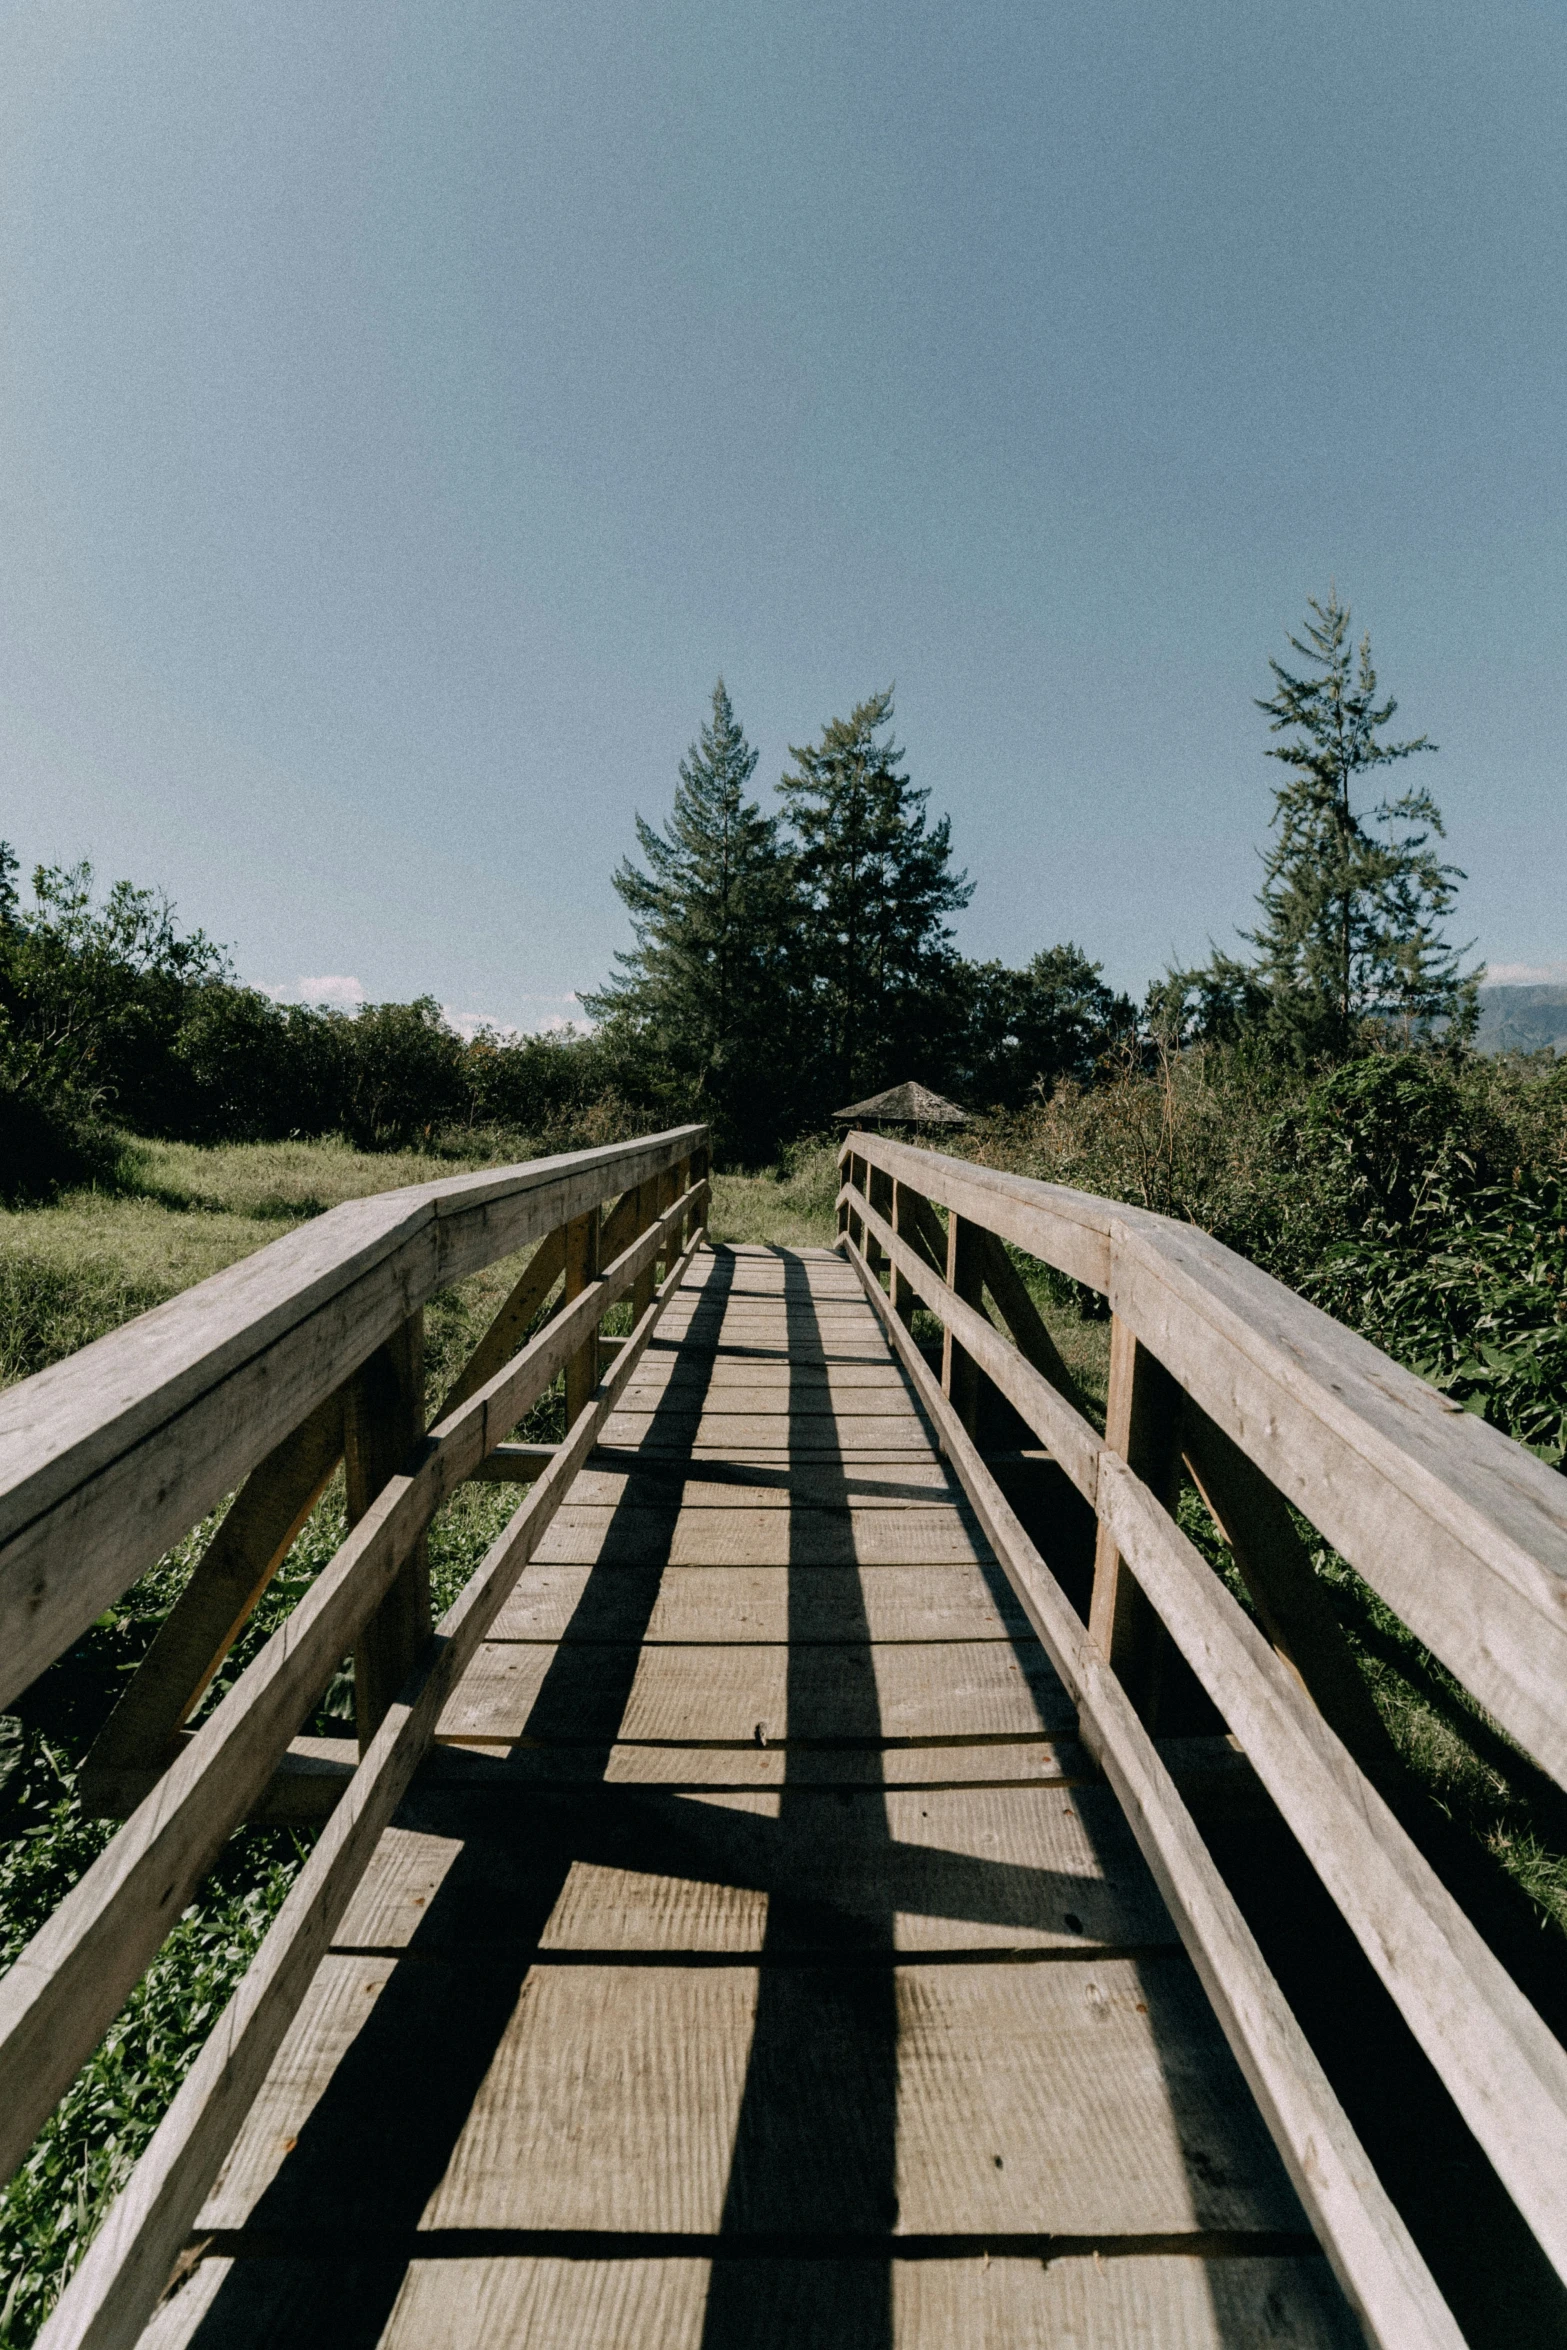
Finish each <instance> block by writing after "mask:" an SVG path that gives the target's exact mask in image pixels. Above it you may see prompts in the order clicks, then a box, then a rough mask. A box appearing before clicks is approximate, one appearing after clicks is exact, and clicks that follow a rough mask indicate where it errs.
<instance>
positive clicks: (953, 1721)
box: [440, 1641, 1074, 1751]
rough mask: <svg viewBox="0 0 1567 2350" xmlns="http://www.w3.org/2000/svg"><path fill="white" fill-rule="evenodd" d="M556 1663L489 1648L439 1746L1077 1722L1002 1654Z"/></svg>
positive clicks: (726, 1739)
mask: <svg viewBox="0 0 1567 2350" xmlns="http://www.w3.org/2000/svg"><path fill="white" fill-rule="evenodd" d="M561 1655H562V1658H563V1659H565V1652H561ZM555 1656H556V1652H555V1651H552V1650H551V1649H550V1648H548V1647H546V1646H537V1647H535V1646H529V1645H526V1644H522V1643H518V1642H515V1641H500V1642H491V1643H489V1644H488V1645H486V1646H485V1647H484V1648H482V1649H481V1650H480V1652H479V1654H478V1655H477V1656H476V1657H475V1659H474V1662H473V1664H472V1666H471V1667H470V1669H469V1671H468V1673H467V1675H466V1676H465V1678H464V1680H463V1683H462V1686H461V1687H460V1688H459V1689H458V1690H456V1691H455V1692H454V1694H453V1696H452V1698H451V1701H450V1703H449V1704H448V1706H447V1708H446V1710H445V1712H444V1713H443V1714H442V1716H441V1723H440V1736H441V1737H442V1738H444V1739H447V1740H456V1739H466V1740H470V1741H484V1742H487V1743H489V1744H493V1745H510V1744H512V1743H513V1742H514V1741H515V1740H517V1739H520V1738H528V1739H530V1740H533V1741H536V1742H539V1743H548V1744H562V1743H576V1744H583V1743H588V1744H591V1743H595V1742H597V1743H605V1742H609V1741H614V1740H618V1741H620V1742H621V1743H626V1742H635V1741H638V1740H648V1741H654V1742H657V1743H660V1744H664V1745H696V1746H708V1745H719V1746H752V1745H774V1744H784V1745H787V1744H789V1743H790V1741H791V1740H794V1741H799V1740H800V1739H802V1738H804V1739H807V1740H809V1741H810V1742H811V1743H813V1744H814V1745H817V1746H831V1745H834V1744H838V1745H850V1746H860V1747H863V1748H864V1749H865V1750H866V1751H874V1750H875V1749H876V1748H877V1747H879V1746H880V1745H881V1744H882V1743H883V1742H885V1741H888V1740H895V1739H905V1738H923V1739H929V1738H986V1737H997V1736H1011V1737H1025V1738H1027V1737H1038V1736H1039V1735H1040V1734H1041V1733H1060V1732H1062V1731H1066V1730H1070V1729H1071V1728H1072V1727H1073V1723H1074V1716H1073V1711H1072V1707H1071V1705H1070V1704H1069V1703H1068V1702H1067V1700H1066V1699H1065V1698H1064V1696H1063V1694H1062V1692H1061V1689H1060V1685H1059V1683H1058V1682H1057V1680H1056V1676H1055V1673H1054V1671H1053V1670H1052V1668H1051V1666H1050V1665H1049V1663H1048V1661H1047V1660H1046V1658H1045V1657H1044V1655H1043V1653H1042V1652H1040V1651H1038V1650H1035V1649H1032V1648H1030V1649H1026V1650H1023V1651H1021V1652H1020V1651H1018V1650H1016V1649H1014V1648H1013V1647H1012V1645H1011V1644H1010V1643H1009V1642H999V1641H998V1642H993V1643H992V1642H988V1641H973V1642H967V1643H965V1644H963V1645H962V1646H961V1647H955V1648H950V1649H942V1648H939V1647H938V1648H929V1647H926V1646H924V1645H922V1644H916V1643H901V1644H897V1643H895V1644H893V1645H890V1646H871V1645H862V1646H861V1647H860V1648H859V1649H857V1650H856V1649H843V1648H834V1647H823V1648H820V1649H812V1650H809V1651H800V1650H797V1651H794V1652H793V1660H794V1661H793V1664H792V1666H791V1651H790V1650H789V1649H788V1647H786V1646H784V1645H782V1644H780V1645H779V1646H777V1647H771V1648H770V1647H767V1646H764V1645H762V1644H760V1643H758V1644H757V1645H755V1646H746V1647H724V1646H718V1645H714V1646H711V1647H700V1646H698V1645H696V1644H694V1643H693V1644H692V1645H691V1646H689V1647H680V1648H645V1649H642V1650H641V1651H640V1652H637V1651H636V1650H634V1649H633V1650H629V1651H625V1650H619V1651H617V1650H616V1649H615V1648H614V1647H613V1646H611V1645H610V1644H609V1643H605V1644H604V1645H602V1646H595V1647H592V1648H588V1647H583V1648H581V1649H579V1650H576V1651H574V1652H573V1653H572V1656H571V1657H570V1658H569V1659H565V1662H564V1663H563V1665H562V1666H561V1667H557V1665H556V1663H555ZM938 1666H939V1669H938ZM628 1685H629V1694H627V1690H628ZM759 1725H760V1736H758V1726H759Z"/></svg>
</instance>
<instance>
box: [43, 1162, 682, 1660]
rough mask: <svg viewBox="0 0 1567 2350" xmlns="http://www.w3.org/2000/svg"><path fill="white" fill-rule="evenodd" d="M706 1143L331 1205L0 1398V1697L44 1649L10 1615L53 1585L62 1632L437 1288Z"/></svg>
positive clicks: (520, 1169) (86, 1618) (139, 1567)
mask: <svg viewBox="0 0 1567 2350" xmlns="http://www.w3.org/2000/svg"><path fill="white" fill-rule="evenodd" d="M706 1140H707V1129H706V1127H705V1126H680V1127H673V1128H670V1129H669V1130H668V1131H666V1132H664V1133H661V1134H654V1135H645V1136H639V1137H638V1138H637V1139H636V1140H635V1141H633V1142H629V1143H610V1144H606V1145H603V1146H602V1147H600V1148H598V1149H594V1150H588V1151H571V1152H565V1153H562V1154H559V1155H557V1156H554V1157H551V1158H544V1159H533V1160H528V1161H525V1162H523V1163H521V1164H519V1165H517V1166H513V1167H499V1168H486V1169H484V1170H483V1171H482V1172H480V1173H478V1174H473V1175H456V1176H453V1177H451V1178H450V1179H447V1180H442V1181H438V1182H434V1183H423V1184H415V1185H410V1186H407V1187H405V1188H403V1189H401V1190H397V1191H387V1192H380V1193H377V1194H374V1195H372V1196H371V1197H370V1198H368V1199H361V1200H350V1201H348V1202H346V1203H345V1204H344V1205H343V1206H341V1207H338V1208H334V1209H332V1210H331V1211H330V1212H329V1213H328V1214H326V1215H324V1216H320V1217H317V1218H315V1219H313V1220H312V1221H311V1222H310V1223H308V1224H306V1225H304V1226H303V1227H301V1228H300V1229H299V1230H297V1231H294V1232H291V1233H288V1234H285V1235H284V1236H283V1237H282V1238H281V1239H278V1240H275V1241H273V1242H272V1243H271V1244H270V1245H269V1246H267V1247H265V1248H262V1249H258V1250H257V1251H256V1253H255V1254H254V1255H253V1256H249V1257H245V1258H243V1259H242V1260H241V1261H240V1262H239V1263H238V1264H236V1265H231V1266H229V1267H227V1269H226V1270H225V1271H223V1272H221V1273H215V1274H213V1275H212V1277H211V1278H210V1279H209V1280H206V1281H202V1282H199V1283H198V1284H197V1285H196V1286H195V1287H194V1288H193V1289H189V1290H186V1291H184V1292H183V1293H182V1294H181V1295H180V1296H178V1297H176V1298H172V1299H171V1300H170V1301H169V1302H168V1304H166V1305H162V1306H157V1307H155V1308H153V1310H152V1311H151V1312H150V1313H146V1314H142V1315H139V1316H138V1317H137V1318H136V1320H134V1321H132V1322H128V1323H126V1324H125V1325H124V1326H123V1327H122V1328H121V1329H119V1330H113V1331H110V1332H109V1333H108V1334H107V1336H105V1337H103V1338H100V1339H97V1340H95V1341H94V1342H93V1343H92V1344H91V1345H90V1346H85V1347H83V1348H82V1349H81V1350H80V1352H79V1353H77V1354H74V1355H71V1356H68V1357H67V1358H66V1360H65V1361H63V1362H60V1363H56V1364H53V1365H52V1366H51V1367H50V1368H49V1369H48V1370H46V1371H40V1372H38V1373H37V1374H36V1375H35V1376H34V1377H33V1378H31V1379H25V1380H23V1381H21V1383H20V1384H19V1385H17V1386H16V1387H13V1388H11V1389H9V1390H8V1391H6V1392H5V1393H4V1394H3V1395H0V1624H3V1625H4V1627H5V1631H6V1634H7V1641H6V1645H7V1648H8V1651H9V1654H8V1655H7V1657H6V1659H5V1662H4V1665H3V1666H0V1702H3V1701H4V1699H5V1697H6V1696H7V1695H8V1694H10V1693H12V1692H14V1691H15V1690H16V1689H17V1688H20V1687H23V1686H25V1683H26V1681H27V1680H28V1679H29V1678H31V1675H32V1673H33V1672H34V1671H36V1670H38V1669H40V1668H41V1665H42V1663H44V1662H47V1661H48V1659H47V1656H44V1655H40V1654H38V1653H36V1650H37V1642H36V1641H35V1640H34V1639H33V1638H31V1637H30V1636H29V1629H28V1628H29V1626H30V1624H32V1623H33V1622H34V1620H35V1619H38V1618H40V1617H47V1618H49V1619H50V1620H51V1621H53V1619H54V1618H55V1617H56V1615H57V1614H58V1611H59V1606H60V1602H61V1594H60V1584H61V1582H62V1580H66V1579H69V1580H70V1581H71V1582H72V1583H73V1584H74V1585H75V1586H76V1587H77V1591H78V1594H79V1603H78V1602H76V1601H73V1603H72V1604H71V1606H70V1608H69V1609H68V1612H69V1613H71V1614H72V1615H74V1616H78V1617H79V1618H80V1622H79V1623H78V1624H77V1626H76V1629H78V1630H79V1629H80V1626H81V1624H85V1623H90V1622H91V1620H92V1618H93V1616H94V1615H96V1614H97V1613H98V1612H99V1610H100V1609H101V1608H102V1607H103V1606H104V1605H105V1604H107V1602H108V1600H110V1599H112V1598H113V1597H114V1596H115V1595H116V1594H117V1593H118V1591H120V1590H123V1589H124V1588H125V1586H126V1584H127V1583H128V1582H130V1581H132V1580H134V1578H135V1576H136V1575H138V1574H140V1573H141V1572H142V1571H143V1569H144V1568H146V1567H147V1566H149V1565H150V1564H151V1563H152V1561H153V1560H154V1559H156V1558H157V1557H159V1556H160V1555H161V1553H162V1552H163V1551H164V1550H165V1549H166V1548H167V1547H168V1545H169V1543H170V1542H172V1541H174V1540H177V1539H178V1537H179V1536H180V1535H181V1534H183V1533H184V1532H185V1531H186V1529H187V1528H188V1527H190V1526H191V1525H193V1524H194V1523H195V1522H196V1521H197V1520H198V1519H199V1518H200V1517H201V1516H202V1515H203V1514H204V1513H205V1512H206V1511H207V1510H208V1509H210V1508H211V1507H212V1505H213V1504H214V1503H215V1502H216V1501H218V1500H219V1499H221V1497H222V1496H223V1494H225V1493H227V1492H229V1491H231V1490H232V1488H233V1486H234V1485H235V1484H236V1483H237V1482H238V1481H239V1479H240V1478H241V1477H243V1476H244V1475H245V1474H246V1473H247V1472H248V1471H249V1470H250V1469H251V1468H253V1467H254V1466H255V1464H256V1462H257V1461H259V1460H260V1459H262V1458H263V1456H264V1455H265V1454H266V1453H267V1452H268V1451H269V1450H270V1449H271V1447H272V1446H273V1445H274V1444H275V1443H277V1442H278V1440H279V1439H280V1438H281V1437H282V1436H284V1435H285V1434H287V1433H288V1431H289V1430H290V1429H292V1428H294V1427H297V1426H298V1425H299V1423H300V1421H301V1420H302V1419H303V1418H304V1417H305V1416H306V1414H307V1413H309V1412H310V1411H311V1410H313V1409H314V1408H315V1406H316V1405H317V1404H318V1403H319V1402H321V1401H322V1400H323V1398H324V1397H326V1396H327V1395H329V1394H330V1393H332V1391H333V1390H334V1388H336V1387H338V1386H340V1385H341V1384H342V1382H343V1380H344V1379H345V1378H347V1377H348V1376H349V1375H350V1373H351V1372H353V1371H354V1370H355V1369H357V1367H358V1365H359V1364H360V1363H361V1362H363V1361H364V1360H365V1359H366V1357H367V1356H368V1355H370V1354H371V1353H373V1352H374V1350H375V1348H376V1347H377V1346H379V1345H380V1344H381V1343H382V1342H383V1340H385V1339H386V1338H387V1337H389V1336H390V1335H391V1332H392V1331H393V1330H394V1329H395V1328H396V1327H397V1326H398V1325H399V1324H400V1323H401V1322H403V1321H405V1320H406V1319H407V1317H408V1316H409V1315H410V1314H412V1313H414V1312H415V1311H417V1309H418V1308H419V1307H420V1306H421V1305H422V1304H424V1302H425V1301H426V1299H428V1298H429V1297H430V1296H432V1295H433V1294H434V1292H435V1291H436V1290H437V1289H440V1288H442V1287H444V1286H446V1285H447V1284H449V1283H451V1282H453V1281H460V1280H462V1279H463V1278H464V1277H465V1276H466V1275H467V1274H469V1273H473V1272H476V1271H478V1270H479V1269H480V1268H481V1267H482V1266H484V1265H486V1264H490V1263H493V1262H494V1261H495V1259H496V1258H498V1257H502V1256H506V1255H509V1254H510V1253H511V1251H512V1250H514V1249H518V1248H522V1247H525V1246H526V1245H527V1244H528V1243H529V1242H530V1241H533V1240H537V1239H539V1238H541V1237H542V1236H543V1234H544V1233H545V1232H547V1231H550V1230H552V1229H553V1228H554V1227H555V1226H556V1225H558V1224H561V1223H563V1222H565V1221H567V1220H568V1219H569V1218H571V1217H573V1216H577V1215H581V1214H584V1213H585V1212H586V1211H587V1210H588V1209H589V1208H591V1207H593V1206H595V1205H596V1204H597V1203H598V1202H599V1201H600V1200H602V1199H604V1198H606V1197H608V1196H609V1195H610V1194H611V1193H612V1192H615V1191H623V1190H629V1189H630V1187H631V1186H632V1185H633V1184H636V1183H640V1182H644V1181H646V1180H647V1178H648V1177H649V1176H651V1175H654V1174H657V1173H660V1172H662V1171H663V1170H664V1169H665V1168H667V1167H670V1166H673V1165H675V1164H677V1163H678V1162H679V1161H680V1160H681V1159H683V1158H686V1157H689V1156H690V1155H691V1154H692V1153H693V1152H694V1151H697V1150H699V1149H701V1148H703V1147H704V1146H705V1144H706ZM111 1559H112V1561H113V1565H112V1567H111V1565H110V1561H111ZM106 1578H107V1583H106ZM110 1586H112V1587H110ZM83 1611H85V1612H83ZM67 1637H74V1633H72V1634H68V1635H67ZM51 1653H52V1652H51ZM19 1675H20V1678H19V1677H18V1676H19Z"/></svg>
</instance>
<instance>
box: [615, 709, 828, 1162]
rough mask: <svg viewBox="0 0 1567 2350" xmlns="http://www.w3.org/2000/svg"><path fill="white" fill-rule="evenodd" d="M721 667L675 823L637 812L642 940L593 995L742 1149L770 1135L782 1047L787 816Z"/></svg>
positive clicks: (637, 912)
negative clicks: (756, 793) (781, 833)
mask: <svg viewBox="0 0 1567 2350" xmlns="http://www.w3.org/2000/svg"><path fill="white" fill-rule="evenodd" d="M756 758H757V754H756V752H755V751H754V750H753V749H752V748H751V745H750V744H749V743H748V742H747V741H746V738H745V734H744V731H743V729H742V727H741V725H740V722H739V720H738V719H737V718H736V716H735V714H734V708H733V705H732V704H731V702H730V699H729V695H728V693H727V691H726V690H725V687H724V681H723V679H722V678H720V679H719V680H718V683H717V684H716V685H715V686H714V688H713V709H712V716H711V718H710V719H709V720H708V721H707V722H706V723H705V724H704V726H703V728H702V731H701V734H700V736H699V738H698V740H697V741H696V742H694V743H693V744H692V745H691V748H690V750H689V751H688V752H687V754H686V756H685V758H684V759H682V760H681V762H680V781H679V785H678V787H677V789H676V792H675V804H674V809H673V812H672V814H671V816H670V820H669V827H668V831H667V832H659V831H658V830H657V829H656V828H655V827H654V826H653V825H651V824H649V823H647V822H646V821H645V820H644V818H642V817H641V816H638V818H637V820H636V821H637V839H638V842H639V843H640V845H641V849H642V854H643V857H644V858H645V860H646V866H647V870H646V871H645V872H644V871H643V870H642V869H641V868H640V867H638V866H637V865H634V864H633V863H632V862H631V860H630V859H629V858H627V859H625V860H623V861H622V863H621V865H620V868H619V870H618V872H617V873H616V874H615V875H614V877H613V878H614V884H615V888H616V890H617V891H618V892H619V894H620V897H621V899H622V900H623V902H624V904H625V906H626V908H627V910H628V912H629V913H630V916H631V927H632V931H633V934H634V936H635V939H636V945H635V947H634V948H633V950H632V952H631V953H630V954H618V955H617V956H616V957H615V960H616V962H617V963H618V964H619V965H620V969H619V971H618V972H617V973H616V975H615V977H614V978H612V979H611V980H610V981H609V982H608V984H607V985H606V986H605V987H604V988H603V989H602V990H601V991H600V993H599V994H598V995H595V996H588V997H585V998H584V1003H585V1005H586V1008H587V1010H588V1012H589V1013H590V1014H591V1015H592V1016H593V1017H594V1018H595V1019H618V1020H622V1021H626V1022H628V1023H630V1024H632V1025H633V1026H635V1027H636V1028H637V1029H638V1030H639V1031H640V1032H641V1034H642V1036H643V1038H644V1039H645V1041H646V1042H647V1044H648V1045H650V1046H651V1047H652V1048H653V1050H654V1051H655V1052H656V1053H657V1054H658V1055H659V1057H660V1058H661V1059H662V1060H663V1061H664V1062H665V1063H666V1064H667V1065H668V1068H669V1070H670V1071H671V1073H672V1074H673V1075H674V1077H675V1078H676V1079H677V1081H678V1082H679V1083H681V1084H682V1085H683V1086H684V1087H685V1088H687V1089H688V1091H689V1093H690V1096H691V1098H692V1101H693V1105H694V1106H695V1107H696V1108H697V1109H698V1110H699V1111H701V1112H702V1113H703V1114H705V1115H706V1116H708V1117H709V1118H711V1120H712V1121H713V1123H714V1125H715V1126H716V1127H717V1128H718V1130H719V1140H720V1145H721V1147H723V1148H725V1149H728V1150H731V1151H738V1152H739V1153H740V1155H741V1156H742V1157H745V1156H750V1155H753V1154H754V1153H755V1152H757V1151H759V1150H765V1149H767V1148H769V1147H771V1144H772V1142H773V1141H774V1140H775V1139H776V1138H775V1137H774V1136H773V1135H772V1134H771V1133H770V1132H768V1131H763V1129H764V1128H766V1127H768V1125H769V1123H770V1121H771V1119H772V1117H773V1115H774V1114H775V1102H774V1093H775V1090H776V1089H775V1088H774V1087H773V1086H771V1085H770V1084H769V1083H768V1073H769V1071H770V1069H771V1068H772V1067H773V1065H774V1064H775V1063H777V1062H778V1061H779V1060H780V1058H781V1056H782V1055H783V1053H784V1052H785V1050H786V1047H787V1030H788V1021H787V1017H786V1013H787V1001H786V997H787V990H786V986H785V936H786V931H787V926H788V906H789V858H788V855H787V853H786V852H785V850H784V849H783V848H782V847H781V845H780V843H779V840H778V819H777V817H776V816H767V815H764V814H763V813H762V810H761V808H760V807H759V806H758V804H757V803H756V802H755V801H754V800H748V799H747V798H746V786H747V784H748V783H749V782H750V780H751V776H752V774H753V773H754V771H755V768H756Z"/></svg>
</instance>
